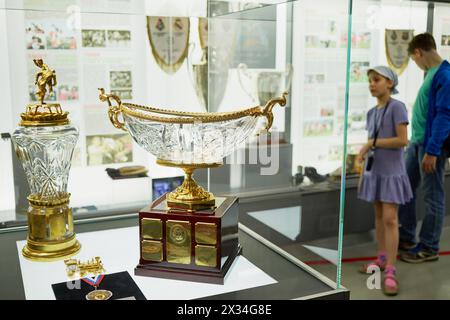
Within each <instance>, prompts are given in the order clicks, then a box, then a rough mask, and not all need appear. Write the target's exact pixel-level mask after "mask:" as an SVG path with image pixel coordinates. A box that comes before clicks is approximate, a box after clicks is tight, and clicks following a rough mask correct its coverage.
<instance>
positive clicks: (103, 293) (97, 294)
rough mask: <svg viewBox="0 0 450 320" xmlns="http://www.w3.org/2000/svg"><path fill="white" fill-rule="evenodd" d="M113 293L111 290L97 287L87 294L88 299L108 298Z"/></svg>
mask: <svg viewBox="0 0 450 320" xmlns="http://www.w3.org/2000/svg"><path fill="white" fill-rule="evenodd" d="M112 295H113V294H112V292H111V291H109V290H97V289H95V290H94V291H91V292H89V293H88V294H87V295H86V300H108V299H109V298H111V297H112Z"/></svg>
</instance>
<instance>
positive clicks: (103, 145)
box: [86, 134, 133, 166]
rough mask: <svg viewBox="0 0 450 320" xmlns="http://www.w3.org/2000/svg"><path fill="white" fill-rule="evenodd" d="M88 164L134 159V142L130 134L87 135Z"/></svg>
mask: <svg viewBox="0 0 450 320" xmlns="http://www.w3.org/2000/svg"><path fill="white" fill-rule="evenodd" d="M86 152H87V160H88V161H87V162H88V166H97V165H105V164H113V163H125V162H132V161H133V142H132V139H131V136H130V135H129V134H109V135H95V136H87V137H86Z"/></svg>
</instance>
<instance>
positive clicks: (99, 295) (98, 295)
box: [81, 274, 113, 300]
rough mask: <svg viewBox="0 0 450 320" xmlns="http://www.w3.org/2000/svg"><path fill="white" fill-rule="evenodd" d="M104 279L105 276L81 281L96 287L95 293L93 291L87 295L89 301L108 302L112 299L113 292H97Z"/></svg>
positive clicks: (101, 275)
mask: <svg viewBox="0 0 450 320" xmlns="http://www.w3.org/2000/svg"><path fill="white" fill-rule="evenodd" d="M104 277H105V275H104V274H100V275H97V276H95V277H86V278H82V279H81V280H82V281H84V282H85V283H87V284H88V285H90V286H93V287H94V291H91V292H89V293H88V294H87V295H86V299H87V300H108V299H109V298H111V296H112V295H113V294H112V292H111V291H109V290H97V288H98V286H99V285H100V283H101V282H102V281H103V278H104Z"/></svg>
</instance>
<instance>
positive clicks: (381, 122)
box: [372, 99, 391, 149]
mask: <svg viewBox="0 0 450 320" xmlns="http://www.w3.org/2000/svg"><path fill="white" fill-rule="evenodd" d="M390 103H391V99H389V101H388V102H387V104H386V106H385V107H384V110H383V114H382V115H381V119H380V126H379V127H378V129H377V114H376V112H375V116H374V117H373V119H374V120H373V122H374V126H373V127H374V129H375V134H374V136H373V144H372V149H375V144H376V143H377V139H378V134H379V133H380V129H381V126H382V124H383V119H384V115H385V114H386V110H387V108H388V107H389V104H390ZM375 111H376V110H375Z"/></svg>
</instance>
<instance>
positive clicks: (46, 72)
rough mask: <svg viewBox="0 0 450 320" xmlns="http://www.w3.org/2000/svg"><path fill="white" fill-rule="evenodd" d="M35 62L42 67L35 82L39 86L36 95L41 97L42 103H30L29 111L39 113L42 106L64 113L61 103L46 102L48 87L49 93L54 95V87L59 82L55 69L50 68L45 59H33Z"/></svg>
mask: <svg viewBox="0 0 450 320" xmlns="http://www.w3.org/2000/svg"><path fill="white" fill-rule="evenodd" d="M33 62H34V64H35V65H36V66H37V67H39V68H41V70H40V71H39V72H38V73H36V81H35V83H34V84H35V85H37V87H38V90H37V91H36V96H37V97H38V98H39V102H40V103H39V104H34V105H28V106H27V113H29V114H38V109H39V108H41V107H42V108H45V109H47V111H48V112H49V113H54V112H56V113H57V114H62V113H63V111H62V109H61V106H60V105H57V104H50V105H47V103H46V102H44V98H45V95H46V93H47V87H48V92H49V94H50V95H53V87H54V86H56V84H57V82H56V73H55V70H52V69H50V68H49V66H48V65H46V64H45V63H44V60H42V59H33Z"/></svg>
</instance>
